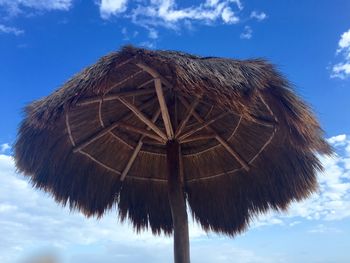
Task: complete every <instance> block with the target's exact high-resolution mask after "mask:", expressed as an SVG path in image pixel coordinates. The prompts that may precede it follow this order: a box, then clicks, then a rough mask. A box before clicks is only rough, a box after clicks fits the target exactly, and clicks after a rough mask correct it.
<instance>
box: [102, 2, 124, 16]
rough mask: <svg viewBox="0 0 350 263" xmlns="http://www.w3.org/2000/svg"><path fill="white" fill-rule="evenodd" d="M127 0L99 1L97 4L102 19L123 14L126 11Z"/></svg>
mask: <svg viewBox="0 0 350 263" xmlns="http://www.w3.org/2000/svg"><path fill="white" fill-rule="evenodd" d="M127 3H128V0H100V1H98V2H97V4H98V6H99V8H100V14H101V17H102V18H103V19H108V18H110V17H111V16H115V15H117V14H120V13H123V12H124V11H125V10H126V7H127Z"/></svg>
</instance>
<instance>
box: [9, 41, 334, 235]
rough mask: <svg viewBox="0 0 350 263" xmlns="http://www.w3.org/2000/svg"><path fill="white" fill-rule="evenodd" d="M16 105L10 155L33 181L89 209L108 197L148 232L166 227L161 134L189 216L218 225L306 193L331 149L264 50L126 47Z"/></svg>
mask: <svg viewBox="0 0 350 263" xmlns="http://www.w3.org/2000/svg"><path fill="white" fill-rule="evenodd" d="M155 87H156V88H155ZM157 87H158V88H157ZM162 101H163V103H162ZM25 114H26V115H25V118H24V120H23V122H22V124H21V126H20V129H19V135H18V140H17V142H16V145H15V158H16V164H17V167H18V169H19V170H20V171H21V172H23V173H24V174H27V175H28V176H30V179H31V181H32V183H33V185H34V186H35V187H37V188H40V189H44V190H45V191H47V192H49V193H51V194H52V196H53V197H54V198H55V200H56V201H58V202H60V203H62V204H64V205H68V206H69V207H70V208H72V209H78V210H80V211H82V212H83V213H84V214H85V215H87V216H102V215H103V213H104V212H105V211H106V210H107V209H110V208H112V207H113V206H114V205H117V206H118V210H119V216H120V218H121V219H122V220H125V219H127V218H128V219H130V220H131V222H132V223H133V225H134V227H135V229H136V230H138V231H139V230H142V229H147V228H150V229H151V230H152V231H153V233H155V234H159V233H161V232H162V231H163V232H164V233H166V234H170V233H172V231H173V219H172V212H171V208H170V205H169V198H168V172H167V147H166V145H167V142H169V141H170V140H175V141H177V142H178V143H179V144H180V146H181V156H180V173H181V183H182V186H183V189H184V194H185V199H186V200H187V202H188V204H189V206H190V209H191V211H192V213H193V216H194V218H195V219H196V220H197V221H198V222H199V223H200V225H201V226H202V227H203V228H204V229H205V230H213V231H216V232H220V233H224V234H227V235H235V234H236V233H240V232H241V231H243V230H245V229H246V227H247V226H248V224H249V221H250V219H251V218H253V217H254V216H256V215H258V214H259V213H263V212H266V211H267V210H268V209H275V210H284V209H286V208H287V207H288V204H289V203H290V202H291V201H295V200H301V199H303V198H306V197H308V196H309V195H310V194H311V193H312V192H313V191H315V190H316V189H317V181H316V173H317V171H319V170H321V169H322V166H321V164H320V162H319V160H318V158H317V154H318V153H321V154H330V153H331V149H330V147H329V145H328V144H327V143H326V142H325V140H324V139H323V138H322V136H323V135H322V130H321V128H320V126H319V124H318V122H317V120H316V119H315V117H314V116H313V114H312V112H311V111H310V109H309V107H308V106H307V105H306V104H305V103H304V102H303V101H302V100H301V99H300V98H299V97H298V96H297V95H295V93H294V92H293V91H292V89H291V87H290V84H289V83H288V81H287V80H286V79H284V78H283V77H282V76H281V74H280V73H279V72H278V71H276V69H275V68H274V66H273V65H271V64H270V63H268V62H267V61H264V60H261V59H256V60H233V59H224V58H215V57H197V56H193V55H189V54H185V53H181V52H173V51H150V50H145V49H138V48H134V47H124V48H123V49H122V50H121V51H118V52H115V53H111V54H109V55H107V56H105V57H102V58H101V59H100V60H99V61H98V62H97V63H96V64H95V65H93V66H90V67H88V68H86V69H85V70H83V71H82V72H81V73H79V74H77V75H76V76H74V77H73V78H72V79H71V80H69V81H68V82H67V83H66V84H65V85H63V87H61V88H60V89H58V90H57V91H55V92H54V93H53V94H51V95H49V96H48V97H45V98H43V99H41V100H38V101H36V102H33V103H32V104H30V105H29V106H28V107H27V108H26V111H25Z"/></svg>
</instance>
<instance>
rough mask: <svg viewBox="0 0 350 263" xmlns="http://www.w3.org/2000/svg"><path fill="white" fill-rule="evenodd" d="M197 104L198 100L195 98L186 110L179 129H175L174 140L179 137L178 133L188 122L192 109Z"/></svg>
mask: <svg viewBox="0 0 350 263" xmlns="http://www.w3.org/2000/svg"><path fill="white" fill-rule="evenodd" d="M198 103H199V100H198V99H197V98H196V99H195V100H194V101H193V102H192V104H191V106H190V108H188V109H187V112H186V116H185V118H183V119H182V120H181V122H180V124H179V127H178V128H177V129H176V132H175V138H177V137H178V136H179V135H180V133H181V132H182V130H183V129H184V128H185V127H186V124H187V122H188V120H189V119H190V117H191V115H192V113H193V111H194V109H195V108H196V107H197V105H198Z"/></svg>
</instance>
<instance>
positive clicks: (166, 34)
mask: <svg viewBox="0 0 350 263" xmlns="http://www.w3.org/2000/svg"><path fill="white" fill-rule="evenodd" d="M349 14H350V1H347V0H343V1H342V0H336V1H330V0H329V1H327V0H324V1H316V0H309V1H299V2H298V3H297V2H296V1H279V0H272V1H259V0H255V1H250V0H193V1H180V0H164V1H161V0H151V1H148V0H136V1H128V0H102V1H101V0H84V1H83V0H40V1H39V0H0V77H1V84H0V92H1V93H0V94H1V103H0V114H1V115H0V116H1V122H0V123H1V125H0V244H1V245H0V262H4V263H6V262H10V263H12V262H15V263H17V262H18V263H22V262H37V261H38V258H43V257H44V258H47V259H53V260H56V261H57V262H62V263H73V262H88V263H90V262H91V263H93V262H107V263H108V262H140V261H142V262H146V263H147V262H171V260H172V240H171V239H169V238H167V237H163V236H161V237H153V236H152V235H151V234H150V233H147V232H145V233H142V235H136V234H135V233H134V232H133V231H132V229H131V227H130V226H129V225H128V224H120V223H119V222H118V219H117V215H116V212H115V211H110V213H109V214H107V215H106V216H105V217H103V218H102V219H100V220H96V219H93V218H90V219H86V218H84V217H83V216H82V215H80V214H79V213H76V212H70V211H69V210H68V209H66V208H63V207H61V206H59V205H57V204H56V203H55V202H54V201H52V200H51V198H50V196H48V195H47V194H45V193H43V192H40V191H36V190H33V189H32V188H31V186H30V184H29V183H28V181H27V179H26V177H24V176H23V175H21V174H17V173H16V171H15V167H14V162H13V159H12V157H11V154H12V149H11V145H12V144H13V142H14V140H15V138H16V132H17V126H18V123H19V121H20V119H21V117H22V113H21V109H22V107H23V106H24V105H25V104H27V103H28V102H30V101H32V100H34V99H37V98H40V97H42V96H45V95H48V94H49V93H51V92H52V91H53V90H55V89H56V88H58V87H59V86H60V85H61V84H63V83H64V82H65V81H66V80H67V79H68V78H69V77H70V76H72V75H73V74H74V73H76V72H78V71H80V70H81V69H82V68H84V67H86V66H87V65H90V64H92V63H94V62H95V61H96V60H97V59H98V58H99V57H100V56H102V55H104V54H106V53H108V52H110V51H112V50H116V49H119V48H120V47H121V46H122V45H125V44H130V43H131V44H134V45H137V46H145V47H148V48H154V49H175V50H183V51H187V52H190V53H195V54H198V55H203V56H223V57H232V58H252V57H263V58H267V59H269V60H271V61H272V62H273V63H274V64H276V65H277V66H278V67H279V69H280V70H281V71H282V72H283V73H284V74H285V75H286V76H287V77H288V78H289V79H290V80H291V82H292V83H293V84H294V86H295V89H296V90H297V92H298V93H299V94H301V95H302V96H303V97H304V98H305V99H306V100H307V101H308V102H310V103H311V105H312V106H313V109H314V111H315V113H316V115H317V116H318V118H319V120H320V122H321V125H322V127H323V128H324V130H325V133H326V136H327V138H328V140H329V142H330V143H331V144H332V145H333V146H334V148H335V149H336V152H337V154H336V155H335V156H334V157H333V158H325V157H320V158H321V159H322V162H323V164H324V166H325V168H326V169H325V172H324V173H322V174H320V175H319V182H320V191H319V192H318V193H315V194H314V195H313V197H312V198H310V199H309V200H306V201H304V202H302V203H298V204H293V205H292V206H291V207H290V209H289V212H288V213H286V214H275V213H270V214H267V215H264V216H261V217H260V218H257V219H256V220H255V221H254V222H253V223H252V225H251V228H250V229H249V231H247V232H246V233H244V234H243V235H240V236H237V237H236V238H235V239H229V238H226V237H224V236H217V235H214V234H212V233H208V234H206V233H204V232H202V231H201V230H200V229H199V227H198V226H197V225H196V224H194V223H193V222H191V226H190V232H191V234H190V235H191V254H192V261H193V262H198V263H199V262H204V263H205V262H232V261H235V262H350V254H349V248H350V246H349V244H350V224H349V223H350V117H349V116H350V15H349Z"/></svg>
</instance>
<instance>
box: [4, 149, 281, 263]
mask: <svg viewBox="0 0 350 263" xmlns="http://www.w3.org/2000/svg"><path fill="white" fill-rule="evenodd" d="M14 170H15V167H14V160H13V158H12V157H11V156H7V155H3V154H2V155H1V154H0V185H1V191H0V228H1V235H0V243H1V246H0V262H41V261H39V259H41V258H46V259H48V258H52V259H55V260H56V261H57V262H62V261H61V260H59V259H60V255H61V256H64V258H66V260H64V261H63V262H87V263H89V262H104V263H109V262H125V263H128V262H130V263H131V262H141V261H142V262H145V263H151V262H152V263H160V262H170V261H172V238H171V237H164V236H153V235H152V234H151V233H150V232H147V231H146V232H142V233H141V234H140V235H137V234H136V233H134V232H133V230H132V228H131V226H130V224H120V222H118V219H117V215H116V213H115V212H110V213H108V214H106V215H105V216H104V217H103V218H101V219H100V220H97V219H94V218H85V217H84V216H83V215H81V214H80V213H78V212H70V211H69V210H68V209H67V208H62V207H61V206H60V205H57V204H56V203H55V202H54V201H53V200H52V198H51V196H48V195H47V194H45V193H43V192H42V191H38V190H34V189H33V188H32V187H31V186H30V185H29V183H28V180H27V179H26V178H24V177H23V176H22V175H18V174H16V173H15V171H14ZM14 193H15V194H14ZM189 228H190V238H191V255H192V259H193V262H201V263H209V262H213V261H215V262H222V263H228V262H231V260H232V257H233V256H235V257H237V260H236V261H237V262H240V263H247V262H273V261H275V258H266V257H262V256H260V255H258V254H257V253H255V252H254V251H251V250H248V249H245V248H240V247H236V246H235V245H233V244H232V243H230V242H231V240H230V239H229V238H222V237H220V236H217V235H214V234H206V233H204V232H203V231H202V230H201V229H200V228H199V226H198V225H197V224H196V223H194V222H193V221H191V220H190V226H189ZM208 235H209V236H214V237H215V239H216V240H217V241H220V242H219V243H218V242H210V241H209V240H208V238H207V236H208ZM204 250H206V251H209V250H210V251H211V253H210V254H209V255H206V256H203V251H204ZM82 251H88V253H82ZM135 251H137V253H135ZM155 252H156V253H155ZM33 253H34V254H33ZM206 254H207V253H206ZM56 256H57V259H56ZM24 258H30V261H28V259H26V260H25V261H24V260H23V259H24ZM64 258H62V259H64ZM56 261H54V262H56ZM43 262H47V261H43ZM275 262H277V261H275Z"/></svg>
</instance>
